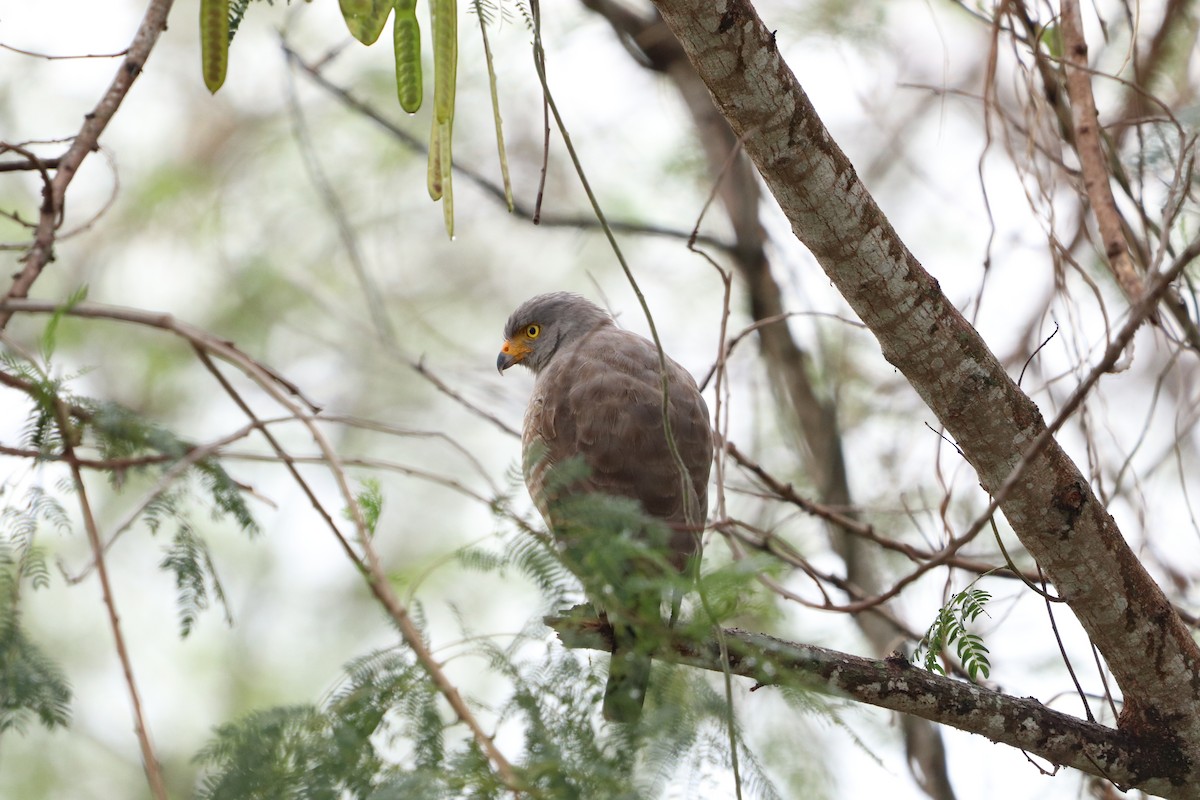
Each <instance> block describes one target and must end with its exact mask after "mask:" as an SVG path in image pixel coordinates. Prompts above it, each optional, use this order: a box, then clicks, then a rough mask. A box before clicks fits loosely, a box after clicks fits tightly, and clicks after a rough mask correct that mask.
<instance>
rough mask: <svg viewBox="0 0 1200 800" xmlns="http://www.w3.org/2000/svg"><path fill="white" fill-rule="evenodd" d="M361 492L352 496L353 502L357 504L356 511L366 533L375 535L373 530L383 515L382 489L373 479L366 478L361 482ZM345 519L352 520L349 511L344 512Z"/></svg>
mask: <svg viewBox="0 0 1200 800" xmlns="http://www.w3.org/2000/svg"><path fill="white" fill-rule="evenodd" d="M362 487H363V488H362V491H360V492H359V493H358V494H356V495H355V496H354V499H355V502H357V503H358V509H359V511H361V512H362V516H363V523H364V524H365V525H366V526H367V532H368V533H370V535H371V536H374V535H375V529H376V528H378V527H379V517H380V515H382V514H383V488H382V487H381V486H380V483H379V481H378V480H376V479H375V478H367V479H366V480H364V481H363V482H362ZM344 515H345V517H346V519H353V518H354V517H353V515H352V514H351V513H350V509H348V508H347V509H346V510H345V514H344Z"/></svg>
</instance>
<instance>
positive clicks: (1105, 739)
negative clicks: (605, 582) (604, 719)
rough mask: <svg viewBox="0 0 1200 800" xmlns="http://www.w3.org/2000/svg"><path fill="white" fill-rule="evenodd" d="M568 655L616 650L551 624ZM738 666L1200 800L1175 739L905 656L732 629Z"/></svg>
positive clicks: (576, 629) (599, 633) (759, 678)
mask: <svg viewBox="0 0 1200 800" xmlns="http://www.w3.org/2000/svg"><path fill="white" fill-rule="evenodd" d="M544 621H545V623H546V624H547V625H549V626H550V627H551V628H553V629H554V630H555V632H556V633H557V634H558V636H559V638H560V639H561V640H562V642H563V645H564V646H565V647H568V648H586V649H593V650H611V648H612V642H611V639H610V636H609V634H608V630H609V629H608V628H607V626H606V625H604V624H603V623H601V622H600V621H598V620H595V619H585V618H580V617H576V616H569V617H561V616H560V617H546V618H545V620H544ZM724 634H725V638H726V641H727V642H728V644H729V668H730V670H731V671H732V672H733V673H734V674H735V675H742V676H745V677H748V678H751V679H753V680H754V681H755V682H756V686H755V688H758V687H761V686H798V687H801V688H807V689H811V690H817V691H823V692H830V693H833V694H835V695H838V696H842V697H848V698H850V699H852V700H856V701H858V702H860V703H866V704H868V705H873V706H878V707H880V708H887V709H891V710H892V711H899V712H901V713H904V714H911V715H914V716H918V717H921V718H923V719H927V720H930V721H931V722H937V723H941V724H943V725H949V726H950V727H953V728H958V729H959V730H963V731H967V732H968V733H976V734H979V735H980V736H984V737H986V738H988V739H990V740H991V741H993V742H998V743H1001V744H1007V745H1010V746H1012V747H1016V748H1020V749H1021V750H1025V751H1026V752H1029V753H1033V754H1036V755H1038V756H1041V757H1042V758H1045V759H1047V760H1049V761H1050V762H1052V763H1054V764H1062V765H1064V766H1069V767H1073V768H1074V769H1078V770H1080V771H1081V772H1085V773H1088V774H1090V775H1096V776H1099V777H1102V778H1106V779H1107V780H1110V781H1113V782H1114V783H1116V784H1117V785H1119V786H1122V787H1124V788H1129V787H1137V788H1139V789H1142V790H1143V791H1146V792H1150V793H1154V794H1159V793H1161V794H1163V796H1165V797H1195V796H1196V794H1195V793H1194V792H1193V791H1190V790H1187V789H1186V788H1184V789H1181V788H1180V787H1181V786H1183V785H1184V782H1187V781H1193V780H1195V775H1194V771H1193V769H1192V767H1191V766H1190V765H1189V764H1188V763H1187V761H1186V760H1185V759H1182V758H1181V757H1180V755H1181V754H1180V753H1178V752H1177V751H1176V750H1174V749H1173V748H1172V747H1171V745H1170V744H1169V743H1168V742H1165V741H1158V742H1155V741H1147V740H1138V739H1136V738H1134V737H1131V736H1127V735H1125V734H1122V733H1120V732H1119V731H1116V730H1113V729H1112V728H1108V727H1105V726H1104V725H1100V724H1097V723H1094V722H1087V721H1085V720H1081V719H1079V718H1077V717H1073V716H1071V715H1069V714H1064V713H1062V712H1061V711H1055V710H1053V709H1050V708H1047V707H1046V706H1044V705H1042V704H1041V703H1040V702H1038V701H1037V700H1035V699H1033V698H1029V697H1024V698H1022V697H1012V696H1009V695H1005V694H1001V693H999V692H994V691H991V690H989V689H985V688H983V687H982V686H978V685H975V684H972V683H967V682H965V681H957V680H953V679H951V678H946V677H943V676H941V675H935V674H933V673H930V672H927V671H925V670H923V669H920V668H918V667H915V666H913V665H912V664H910V663H909V662H908V660H907V659H905V658H904V657H903V656H900V655H893V656H890V657H888V658H886V659H882V660H877V659H870V658H862V657H860V656H855V655H850V654H848V653H840V652H837V651H835V650H827V649H825V648H823V647H816V646H814V645H808V644H800V643H797V642H789V641H784V640H782V639H777V638H775V637H773V636H767V635H766V634H761V633H750V632H747V631H743V630H739V629H737V628H727V629H725V631H724ZM654 657H655V658H656V659H660V660H662V661H668V662H672V663H675V664H684V665H687V666H690V667H699V668H700V669H706V670H710V671H713V672H721V671H722V666H721V657H720V652H719V650H718V647H717V644H716V642H715V640H714V641H704V642H695V641H687V640H684V639H682V638H680V637H678V636H676V637H675V638H673V639H672V640H671V641H669V642H666V643H664V644H663V646H661V647H659V648H658V649H657V650H656V651H655V653H654Z"/></svg>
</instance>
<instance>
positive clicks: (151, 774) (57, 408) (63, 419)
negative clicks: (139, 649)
mask: <svg viewBox="0 0 1200 800" xmlns="http://www.w3.org/2000/svg"><path fill="white" fill-rule="evenodd" d="M54 412H55V416H56V417H57V418H58V427H59V432H60V434H61V438H62V444H63V455H64V456H65V457H66V461H67V464H68V466H69V467H70V469H71V478H72V479H73V480H74V482H75V490H76V491H77V492H78V493H79V511H80V514H82V516H83V527H84V530H86V531H87V537H88V544H90V545H91V547H92V557H93V558H94V559H95V560H96V574H97V577H98V578H99V579H100V592H101V594H102V595H103V597H104V607H105V608H106V609H107V610H108V624H109V627H110V628H111V629H112V634H113V641H114V643H115V644H116V648H117V658H118V659H119V660H120V662H121V670H122V672H123V673H124V674H125V685H126V687H127V688H128V689H129V701H130V704H131V705H132V706H133V730H134V733H135V734H136V735H137V740H138V745H139V746H140V747H141V750H142V766H143V767H144V768H145V770H146V780H147V782H149V784H150V791H151V793H152V794H153V795H154V797H155V800H167V784H166V782H165V781H164V780H163V774H162V767H161V766H160V765H159V763H158V756H157V755H155V753H154V745H153V744H152V743H151V741H150V729H149V728H148V727H147V726H146V719H145V715H144V714H143V713H142V699H141V695H140V694H139V692H138V688H137V681H136V680H134V677H133V662H132V661H131V660H130V658H129V651H128V649H126V647H125V636H124V634H122V633H121V618H120V616H119V615H118V614H117V603H116V599H115V597H114V596H113V590H112V583H111V581H109V578H108V567H107V565H106V564H105V561H104V547H103V546H102V545H101V543H100V531H99V529H98V528H97V526H96V518H95V516H94V515H93V514H92V507H91V503H90V502H89V500H88V495H87V488H86V487H85V485H84V483H83V472H82V470H81V469H80V467H79V462H78V461H77V460H76V459H75V446H74V444H73V443H72V441H73V439H74V438H75V434H74V430H75V428H74V426H73V425H72V424H71V420H70V412H69V410H68V408H67V406H66V404H64V403H63V402H61V401H59V400H58V399H57V398H55V404H54Z"/></svg>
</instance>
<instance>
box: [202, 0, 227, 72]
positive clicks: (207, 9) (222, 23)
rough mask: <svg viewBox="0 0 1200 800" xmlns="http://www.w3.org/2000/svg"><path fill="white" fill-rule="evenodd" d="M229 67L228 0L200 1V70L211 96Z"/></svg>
mask: <svg viewBox="0 0 1200 800" xmlns="http://www.w3.org/2000/svg"><path fill="white" fill-rule="evenodd" d="M228 65H229V0H200V69H201V71H202V72H203V74H204V85H205V86H207V87H208V90H209V91H210V92H212V93H213V94H216V92H217V89H220V88H221V84H223V83H225V68H226V67H227V66H228Z"/></svg>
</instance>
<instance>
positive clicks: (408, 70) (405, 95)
mask: <svg viewBox="0 0 1200 800" xmlns="http://www.w3.org/2000/svg"><path fill="white" fill-rule="evenodd" d="M392 39H393V44H394V46H395V50H396V94H397V95H398V96H399V98H400V107H401V108H403V109H404V110H405V111H407V112H408V113H410V114H415V113H417V109H419V108H420V107H421V26H420V25H419V24H418V23H417V0H396V17H395V19H393V20H392Z"/></svg>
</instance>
